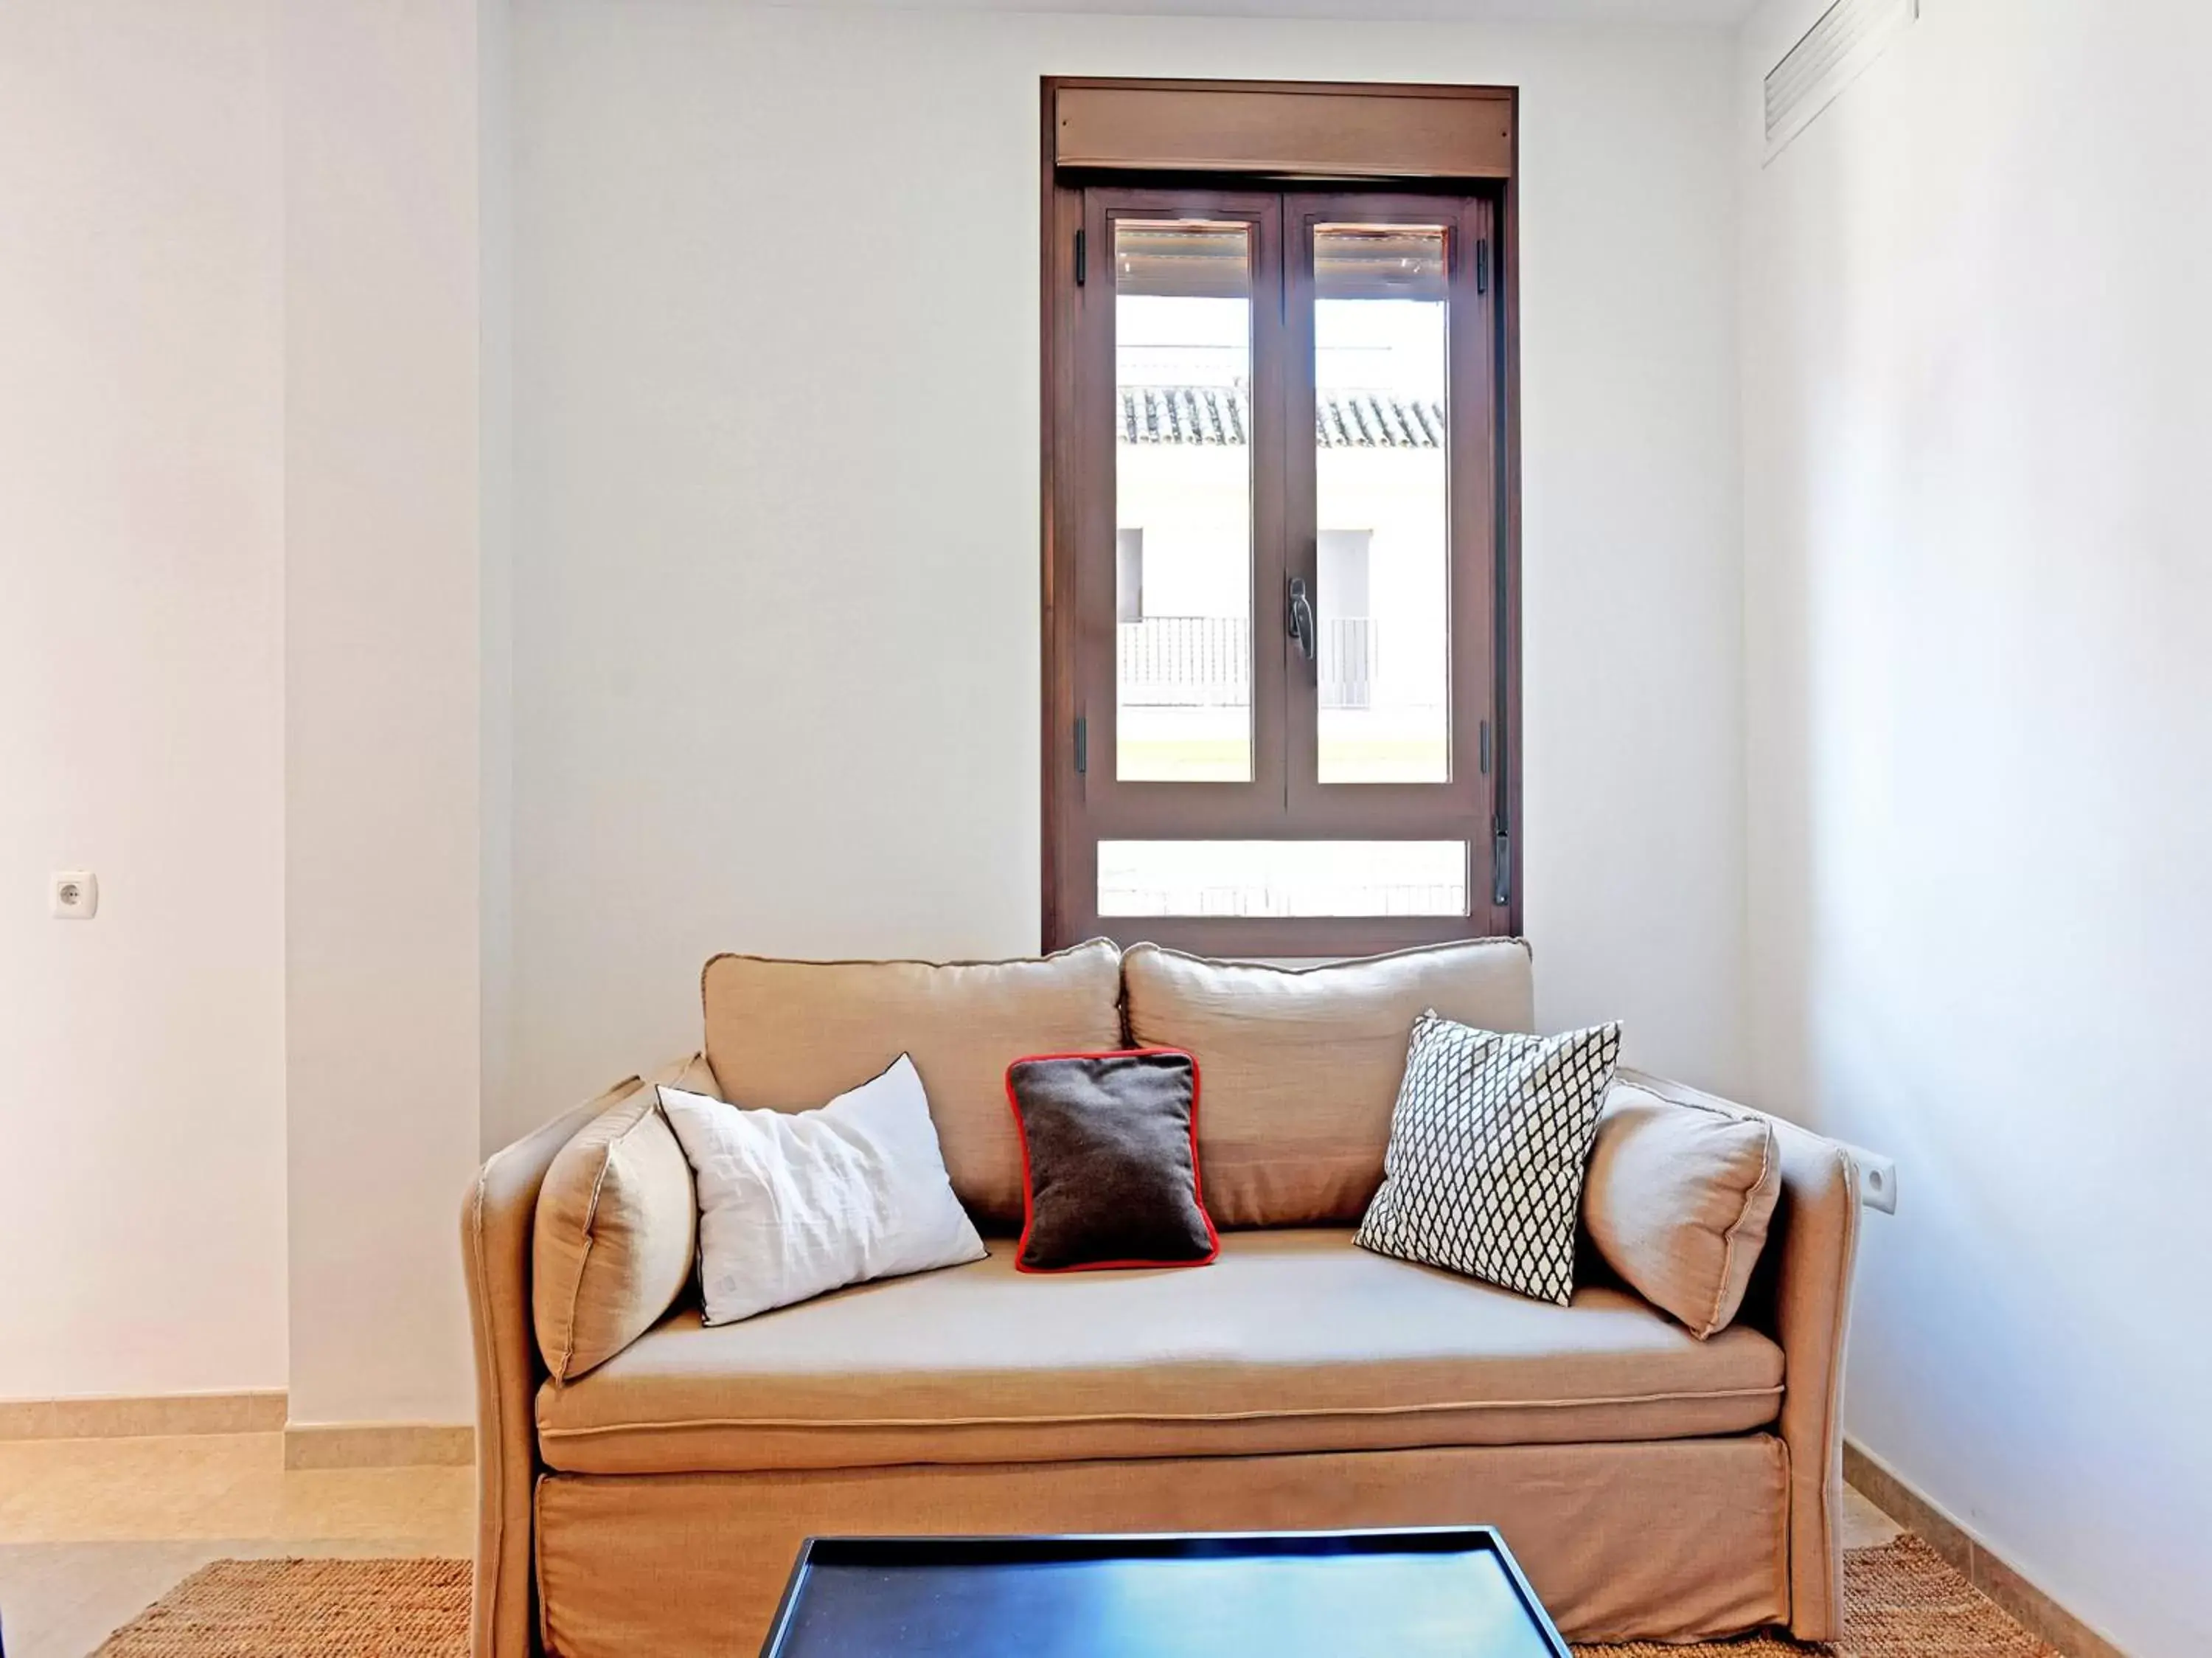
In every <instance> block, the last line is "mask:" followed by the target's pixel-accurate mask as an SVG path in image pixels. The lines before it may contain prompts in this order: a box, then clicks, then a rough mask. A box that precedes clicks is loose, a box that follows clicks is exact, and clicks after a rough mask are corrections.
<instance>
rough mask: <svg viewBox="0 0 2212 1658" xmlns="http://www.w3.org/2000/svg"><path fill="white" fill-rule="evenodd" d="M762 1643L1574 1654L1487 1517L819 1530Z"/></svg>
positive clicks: (963, 1657) (901, 1650) (1115, 1651)
mask: <svg viewBox="0 0 2212 1658" xmlns="http://www.w3.org/2000/svg"><path fill="white" fill-rule="evenodd" d="M761 1654H762V1658H1366V1655H1370V1654H1371V1655H1376V1658H1386V1655H1387V1658H1570V1655H1569V1654H1568V1651H1567V1648H1566V1646H1565V1643H1563V1642H1562V1641H1561V1640H1560V1639H1559V1631H1556V1630H1554V1629H1553V1627H1552V1620H1551V1618H1549V1617H1548V1616H1547V1614H1546V1613H1545V1611H1544V1608H1543V1606H1541V1604H1540V1603H1539V1602H1538V1600H1537V1599H1536V1596H1535V1594H1534V1592H1533V1591H1532V1590H1531V1589H1530V1588H1529V1587H1528V1579H1527V1578H1526V1577H1524V1576H1522V1573H1521V1568H1520V1567H1519V1565H1517V1564H1516V1563H1515V1561H1514V1558H1513V1556H1512V1554H1511V1553H1510V1551H1508V1550H1507V1548H1506V1546H1505V1542H1504V1539H1503V1538H1501V1537H1500V1536H1499V1535H1498V1533H1497V1531H1496V1530H1495V1529H1493V1528H1492V1527H1488V1526H1468V1527H1421V1528H1419V1529H1414V1530H1406V1531H1360V1532H1236V1533H1189V1534H1178V1535H1171V1536H1126V1537H1116V1536H1099V1537H927V1538H884V1537H815V1538H809V1539H807V1540H806V1542H805V1545H803V1546H802V1547H801V1548H800V1550H799V1561H798V1564H796V1565H794V1566H793V1568H792V1572H791V1581H790V1582H789V1583H788V1584H787V1586H786V1587H785V1589H784V1592H783V1604H782V1606H780V1607H779V1608H778V1609H777V1612H776V1616H775V1624H774V1626H773V1627H772V1628H771V1629H770V1630H769V1637H768V1643H767V1644H766V1645H765V1646H763V1648H762V1649H761Z"/></svg>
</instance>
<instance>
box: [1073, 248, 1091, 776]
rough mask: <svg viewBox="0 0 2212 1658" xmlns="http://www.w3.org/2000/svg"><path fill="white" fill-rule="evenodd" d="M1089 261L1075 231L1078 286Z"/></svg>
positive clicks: (1079, 768) (1081, 281)
mask: <svg viewBox="0 0 2212 1658" xmlns="http://www.w3.org/2000/svg"><path fill="white" fill-rule="evenodd" d="M1088 262H1089V261H1088V260H1086V259H1085V257H1084V247H1083V232H1082V231H1080V230H1078V231H1077V232H1076V233H1075V285H1076V286H1077V287H1078V288H1080V287H1082V286H1083V278H1084V276H1085V269H1084V267H1085V265H1086V264H1088ZM1081 769H1082V768H1081V767H1078V768H1077V770H1079V771H1080V770H1081Z"/></svg>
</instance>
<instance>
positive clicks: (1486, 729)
mask: <svg viewBox="0 0 2212 1658" xmlns="http://www.w3.org/2000/svg"><path fill="white" fill-rule="evenodd" d="M1476 747H1478V748H1480V750H1481V765H1482V775H1483V776H1484V777H1488V776H1489V775H1490V722H1489V721H1488V720H1485V721H1484V722H1482V731H1481V741H1480V742H1479V743H1478V744H1477V745H1476Z"/></svg>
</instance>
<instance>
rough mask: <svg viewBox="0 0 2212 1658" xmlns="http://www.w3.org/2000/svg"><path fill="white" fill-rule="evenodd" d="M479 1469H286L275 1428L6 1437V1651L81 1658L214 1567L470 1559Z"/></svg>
mask: <svg viewBox="0 0 2212 1658" xmlns="http://www.w3.org/2000/svg"><path fill="white" fill-rule="evenodd" d="M475 1515H476V1472H475V1471H474V1470H473V1469H471V1468H343V1469H313V1470H306V1469H301V1470H289V1469H287V1468H286V1467H285V1466H284V1436H283V1435H282V1434H210V1435H201V1436H191V1437H180V1438H161V1439H55V1440H22V1441H15V1442H4V1443H0V1629H4V1631H5V1635H6V1639H7V1654H8V1658H84V1655H85V1654H87V1653H88V1652H90V1651H91V1650H92V1649H94V1648H95V1647H97V1646H98V1645H99V1644H100V1641H101V1640H102V1639H103V1638H104V1637H106V1635H107V1634H108V1633H109V1631H112V1630H113V1629H115V1628H116V1627H117V1626H118V1624H125V1623H127V1622H129V1621H130V1619H131V1617H132V1616H134V1615H135V1614H136V1613H137V1612H138V1611H139V1610H140V1609H141V1608H142V1607H143V1606H146V1605H147V1604H148V1603H149V1602H150V1601H153V1600H157V1599H159V1598H160V1596H161V1594H162V1593H163V1592H164V1591H165V1590H167V1588H169V1587H170V1586H171V1585H172V1584H173V1583H175V1582H177V1581H178V1580H179V1578H181V1577H183V1576H185V1575H186V1574H187V1573H190V1572H191V1571H194V1570H197V1569H198V1568H199V1567H200V1566H202V1565H204V1564H206V1563H207V1562H208V1561H210V1560H217V1559H222V1558H223V1557H232V1558H245V1557H257V1556H266V1555H319V1554H350V1555H426V1554H441V1555H465V1554H467V1553H468V1552H469V1551H470V1549H471V1545H472V1543H473V1541H474V1538H473V1531H474V1527H475Z"/></svg>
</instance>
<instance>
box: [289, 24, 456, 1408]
mask: <svg viewBox="0 0 2212 1658" xmlns="http://www.w3.org/2000/svg"><path fill="white" fill-rule="evenodd" d="M481 27H482V22H481V20H480V19H479V17H478V15H477V4H476V0H438V3H435V4H427V3H426V4H418V5H411V6H404V7H394V6H392V5H389V4H387V3H384V0H285V3H284V4H283V18H282V39H283V155H284V183H285V189H284V254H285V266H284V271H285V335H284V349H285V362H284V367H285V407H284V429H283V454H284V469H285V488H286V509H287V510H286V540H287V576H288V582H289V587H288V600H289V604H288V614H287V620H286V631H285V642H284V643H285V661H286V701H287V709H286V712H287V725H286V735H287V741H286V748H285V778H284V784H285V796H284V807H285V823H286V836H287V843H288V848H287V850H288V853H289V856H288V859H287V868H286V886H285V901H286V911H285V927H286V937H287V946H288V951H289V961H288V971H287V975H286V1017H287V1021H288V1024H287V1032H288V1036H289V1052H288V1066H287V1083H288V1091H289V1113H290V1114H289V1159H290V1186H289V1198H290V1209H289V1214H290V1233H289V1241H290V1255H291V1274H290V1301H291V1389H292V1398H291V1414H292V1420H293V1421H294V1422H295V1423H332V1422H337V1423H348V1422H376V1421H406V1420H428V1421H438V1422H458V1421H462V1420H465V1419H466V1418H467V1417H469V1416H470V1414H471V1402H472V1394H471V1383H470V1370H469V1358H468V1345H467V1326H466V1323H465V1314H464V1310H463V1296H462V1277H461V1271H460V1256H459V1245H458V1242H457V1238H458V1230H457V1228H458V1218H457V1217H458V1216H459V1212H460V1201H461V1194H462V1192H463V1190H464V1188H465V1186H466V1184H467V1181H468V1179H469V1176H470V1174H471V1172H472V1171H473V1169H474V1168H475V1167H476V1163H477V1154H478V1150H479V1147H480V1140H481V1136H480V1131H479V1122H478V1098H479V1085H480V1076H479V1072H480V1067H481V1066H482V1065H483V1062H484V1056H485V1053H486V1046H485V1044H484V1041H483V1028H484V1026H485V1023H486V1021H485V1017H484V1010H483V1003H482V999H481V998H482V997H483V987H484V985H485V984H486V983H487V980H486V978H485V977H484V975H483V972H482V968H481V954H482V942H481V928H480V912H481V907H482V905H483V887H484V883H483V842H482V839H481V837H482V836H483V814H482V810H481V807H480V799H481V795H482V792H483V788H484V784H485V781H486V778H487V777H492V778H494V779H495V778H496V766H495V765H492V766H489V767H488V766H487V764H486V759H485V755H484V753H483V747H482V731H481V728H480V721H481V719H482V712H483V710H482V706H481V701H482V699H481V692H480V687H481V684H482V678H483V672H484V664H485V660H486V657H485V641H486V638H487V636H488V633H489V634H491V635H492V637H495V628H494V629H488V627H487V616H486V612H485V609H484V607H483V602H482V592H483V588H484V586H485V578H484V572H483V569H482V568H481V558H482V550H483V536H484V530H485V518H486V515H485V509H484V504H483V500H482V498H481V496H480V493H479V491H480V483H481V478H482V476H483V473H482V467H481V463H480V457H479V454H478V438H479V429H480V423H481V422H482V421H483V418H484V404H483V383H482V367H483V365H482V363H480V360H479V352H480V350H481V349H482V347H483V317H484V308H485V305H486V303H487V300H486V296H485V293H484V290H483V283H482V280H481V271H482V268H483V263H484V254H483V247H482V245H481V240H480V239H481V237H482V235H483V226H484V217H483V204H482V197H483V186H482V181H481V180H480V178H479V174H478V158H479V150H480V144H481V132H480V122H481V119H482V113H483V84H482V76H483V64H482V61H481V58H480V54H479V33H480V29H481ZM492 302H493V303H496V296H493V300H492ZM494 475H495V476H496V473H495V474H494ZM494 786H495V787H496V783H494Z"/></svg>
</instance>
